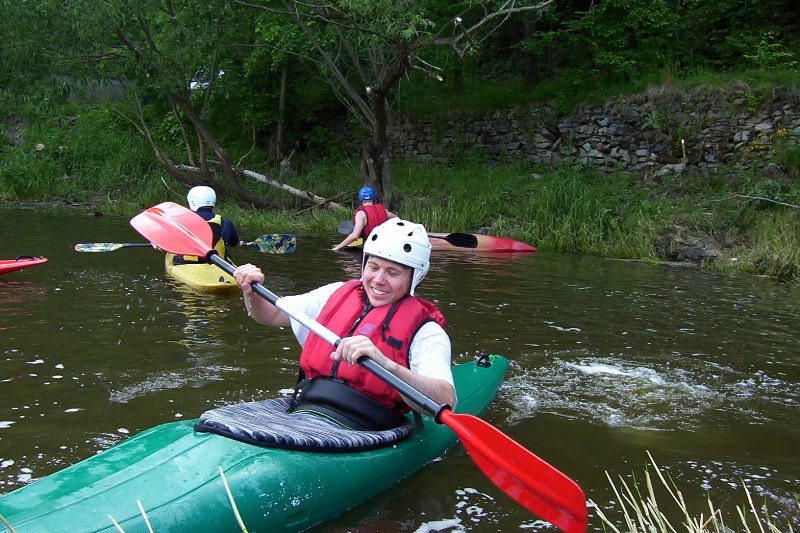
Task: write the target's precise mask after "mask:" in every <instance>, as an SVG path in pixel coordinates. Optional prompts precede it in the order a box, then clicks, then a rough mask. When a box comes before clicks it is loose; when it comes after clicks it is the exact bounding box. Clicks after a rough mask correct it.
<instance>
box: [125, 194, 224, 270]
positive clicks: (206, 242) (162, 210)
mask: <svg viewBox="0 0 800 533" xmlns="http://www.w3.org/2000/svg"><path fill="white" fill-rule="evenodd" d="M131 226H133V229H135V230H136V231H138V232H139V233H140V234H141V235H142V237H144V238H145V239H147V240H148V241H150V242H151V243H153V244H155V245H156V248H158V249H159V250H163V251H165V252H169V253H171V254H175V255H196V256H200V257H205V255H206V254H207V253H208V251H209V250H211V243H212V241H213V238H214V237H213V235H212V233H211V226H209V225H208V222H206V221H205V220H203V217H201V216H200V215H198V214H197V213H195V212H194V211H191V210H190V209H187V208H185V207H183V206H182V205H178V204H176V203H174V202H164V203H161V204H158V205H155V206H153V207H150V208H148V209H145V210H144V211H142V212H141V213H139V214H138V215H136V216H135V217H133V218H132V219H131Z"/></svg>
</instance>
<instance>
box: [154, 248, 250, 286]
mask: <svg viewBox="0 0 800 533" xmlns="http://www.w3.org/2000/svg"><path fill="white" fill-rule="evenodd" d="M174 258H175V255H174V254H170V253H168V254H166V256H165V257H164V267H165V268H166V270H167V275H169V276H170V277H171V278H173V279H175V280H177V281H180V282H182V283H185V284H187V285H189V286H190V287H194V288H195V289H198V290H201V291H205V292H234V291H237V290H239V285H237V284H236V280H235V279H233V276H231V275H230V274H228V273H227V272H225V271H224V270H222V269H221V268H219V267H218V266H216V265H212V264H210V263H184V264H180V265H176V264H174V262H173V259H174Z"/></svg>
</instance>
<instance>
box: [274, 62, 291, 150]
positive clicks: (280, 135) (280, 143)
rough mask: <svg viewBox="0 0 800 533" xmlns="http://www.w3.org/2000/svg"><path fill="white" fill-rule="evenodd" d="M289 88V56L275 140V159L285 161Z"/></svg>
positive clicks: (284, 73) (285, 68)
mask: <svg viewBox="0 0 800 533" xmlns="http://www.w3.org/2000/svg"><path fill="white" fill-rule="evenodd" d="M288 87H289V54H284V56H283V69H282V70H281V95H280V102H279V103H278V132H277V134H276V138H275V158H276V159H277V160H278V161H279V162H280V161H281V160H283V152H284V150H283V148H284V146H285V145H286V141H285V136H286V93H287V92H288Z"/></svg>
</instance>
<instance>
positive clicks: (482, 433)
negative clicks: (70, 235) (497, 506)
mask: <svg viewBox="0 0 800 533" xmlns="http://www.w3.org/2000/svg"><path fill="white" fill-rule="evenodd" d="M195 219H197V220H195ZM198 220H199V221H200V222H202V224H200V223H199V222H198ZM131 225H132V226H133V227H134V229H136V231H138V232H139V233H140V234H141V235H142V236H143V237H144V238H146V239H147V240H149V241H150V242H152V243H153V244H154V245H155V246H156V247H157V248H159V249H161V250H163V251H165V252H170V253H173V254H176V255H195V256H200V257H205V259H206V260H207V261H208V262H209V263H213V264H215V265H217V266H218V267H220V268H221V269H222V270H224V271H225V272H228V273H229V274H233V273H234V271H235V270H236V269H235V268H234V266H233V265H231V264H230V263H228V262H227V261H225V260H224V259H223V258H221V257H220V256H219V255H218V254H217V253H216V252H215V251H214V250H213V249H212V248H211V244H210V243H211V240H212V236H211V228H209V226H208V224H206V223H205V221H204V220H203V219H202V218H201V217H200V216H198V215H196V214H195V213H194V212H192V211H190V210H189V209H186V208H185V207H183V206H181V205H178V204H175V203H172V202H165V203H162V204H158V205H156V206H154V207H151V208H149V209H147V210H145V211H143V212H142V213H140V214H138V215H136V216H135V217H133V219H131ZM252 287H253V291H255V293H256V294H258V295H259V296H261V297H262V298H264V299H266V300H267V301H269V302H270V303H271V304H272V305H274V306H275V307H277V308H278V309H280V310H281V311H283V312H284V313H286V314H287V315H289V316H290V317H291V318H292V319H294V320H296V321H297V322H299V323H300V324H302V325H304V326H305V327H307V328H308V329H310V330H311V331H313V332H314V333H315V334H317V335H318V336H319V337H321V338H322V339H324V340H325V341H326V342H328V343H330V344H331V345H333V346H337V345H338V344H339V342H340V341H341V339H340V338H339V336H338V335H336V334H335V333H333V332H332V331H330V330H329V329H328V328H326V327H325V326H323V325H322V324H320V323H319V322H317V321H316V320H314V319H313V318H311V317H310V316H308V315H306V314H305V313H303V312H302V311H300V310H298V309H295V308H293V307H292V306H291V304H288V303H287V302H286V301H285V299H283V298H279V297H278V296H276V295H275V294H273V293H272V292H270V291H269V290H268V289H267V288H266V287H264V286H263V285H261V284H258V283H255V284H253V285H252ZM358 364H360V365H361V366H363V367H364V368H366V369H367V370H368V371H370V372H372V373H373V374H375V375H376V376H378V377H379V378H380V379H382V380H383V381H385V382H386V383H388V384H389V385H391V386H392V387H394V388H395V389H396V390H397V391H398V392H399V393H400V394H402V395H403V396H405V397H406V398H408V399H410V400H411V401H412V402H414V403H415V404H417V405H419V406H420V407H421V408H423V409H424V410H425V411H427V412H428V413H431V414H432V415H433V416H434V420H435V421H436V422H437V423H439V424H444V425H446V426H447V427H449V428H450V429H452V430H453V432H454V433H455V434H456V436H458V438H459V439H460V440H461V443H462V444H463V445H464V447H465V448H466V450H467V452H468V453H469V455H470V457H471V458H472V460H473V461H475V464H476V465H478V467H479V468H480V469H481V470H482V471H483V473H484V474H486V476H487V477H488V478H489V479H490V480H491V481H492V482H493V483H494V484H495V485H497V486H498V487H499V488H500V489H501V490H502V491H503V492H505V493H506V494H508V495H509V496H510V497H511V498H513V499H514V500H516V501H517V502H518V503H520V504H521V505H522V506H523V507H525V508H526V509H528V510H529V511H531V512H533V513H535V514H536V515H538V516H540V517H541V518H543V519H545V520H547V521H548V522H550V523H551V524H553V525H554V526H556V527H557V528H559V529H561V530H562V531H565V532H566V533H584V532H585V531H586V525H587V520H588V517H587V514H588V513H587V509H586V497H585V496H584V494H583V490H581V488H580V487H579V486H578V484H577V483H575V482H574V481H573V480H572V479H570V478H569V477H567V476H566V475H565V474H563V473H562V472H560V471H559V470H557V469H556V468H554V467H553V466H551V465H550V464H548V463H547V462H545V461H544V460H542V459H540V458H539V457H537V456H536V455H534V454H533V453H531V452H530V451H529V450H527V449H526V448H524V447H523V446H522V445H521V444H519V443H517V442H516V441H514V440H513V439H511V438H510V437H509V436H508V435H506V434H505V433H503V432H501V431H500V430H499V429H497V428H495V427H494V426H492V425H491V424H489V423H488V422H486V421H484V420H482V419H480V418H478V417H476V416H472V415H469V414H457V413H454V412H453V411H452V410H451V409H450V407H449V406H447V405H439V404H437V403H436V402H434V401H433V400H432V399H430V398H428V397H427V396H425V395H424V394H422V393H421V392H419V391H418V390H417V389H415V388H414V387H412V386H411V385H409V384H408V383H406V382H405V381H403V380H401V379H400V378H399V377H397V376H395V375H394V374H392V373H391V372H389V371H388V370H386V369H385V368H383V367H382V366H380V365H379V364H378V363H376V362H375V361H374V360H372V359H370V358H368V357H362V358H361V359H360V360H359V361H358Z"/></svg>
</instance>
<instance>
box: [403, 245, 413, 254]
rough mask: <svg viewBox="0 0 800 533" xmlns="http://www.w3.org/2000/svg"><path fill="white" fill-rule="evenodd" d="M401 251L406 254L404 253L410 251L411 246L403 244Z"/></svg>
mask: <svg viewBox="0 0 800 533" xmlns="http://www.w3.org/2000/svg"><path fill="white" fill-rule="evenodd" d="M403 251H404V252H406V253H408V252H410V251H411V245H410V244H408V243H405V244H404V245H403Z"/></svg>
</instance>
